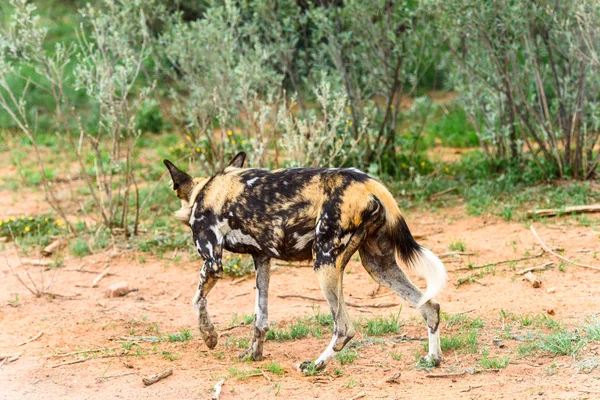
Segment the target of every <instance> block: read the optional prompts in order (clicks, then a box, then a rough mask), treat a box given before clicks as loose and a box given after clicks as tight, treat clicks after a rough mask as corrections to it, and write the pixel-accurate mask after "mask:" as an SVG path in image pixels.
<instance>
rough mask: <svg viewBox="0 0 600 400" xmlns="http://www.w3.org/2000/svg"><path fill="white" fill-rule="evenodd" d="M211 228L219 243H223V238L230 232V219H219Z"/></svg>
mask: <svg viewBox="0 0 600 400" xmlns="http://www.w3.org/2000/svg"><path fill="white" fill-rule="evenodd" d="M210 230H211V231H213V232H214V234H215V236H216V238H217V244H221V243H223V238H224V237H225V235H227V234H228V233H229V231H230V230H231V228H229V220H228V219H227V218H226V219H224V220H222V221H219V220H217V224H216V225H213V226H211V227H210Z"/></svg>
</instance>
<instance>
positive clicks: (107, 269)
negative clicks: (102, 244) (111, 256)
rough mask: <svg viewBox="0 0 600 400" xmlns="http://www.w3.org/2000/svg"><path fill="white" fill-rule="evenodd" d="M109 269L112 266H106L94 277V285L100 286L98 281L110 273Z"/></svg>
mask: <svg viewBox="0 0 600 400" xmlns="http://www.w3.org/2000/svg"><path fill="white" fill-rule="evenodd" d="M108 271H110V267H106V269H105V270H104V271H102V272H101V273H100V274H99V275H98V276H97V277H96V278H95V279H94V281H93V282H92V287H98V283H99V282H100V281H101V280H102V278H104V277H105V276H106V274H108Z"/></svg>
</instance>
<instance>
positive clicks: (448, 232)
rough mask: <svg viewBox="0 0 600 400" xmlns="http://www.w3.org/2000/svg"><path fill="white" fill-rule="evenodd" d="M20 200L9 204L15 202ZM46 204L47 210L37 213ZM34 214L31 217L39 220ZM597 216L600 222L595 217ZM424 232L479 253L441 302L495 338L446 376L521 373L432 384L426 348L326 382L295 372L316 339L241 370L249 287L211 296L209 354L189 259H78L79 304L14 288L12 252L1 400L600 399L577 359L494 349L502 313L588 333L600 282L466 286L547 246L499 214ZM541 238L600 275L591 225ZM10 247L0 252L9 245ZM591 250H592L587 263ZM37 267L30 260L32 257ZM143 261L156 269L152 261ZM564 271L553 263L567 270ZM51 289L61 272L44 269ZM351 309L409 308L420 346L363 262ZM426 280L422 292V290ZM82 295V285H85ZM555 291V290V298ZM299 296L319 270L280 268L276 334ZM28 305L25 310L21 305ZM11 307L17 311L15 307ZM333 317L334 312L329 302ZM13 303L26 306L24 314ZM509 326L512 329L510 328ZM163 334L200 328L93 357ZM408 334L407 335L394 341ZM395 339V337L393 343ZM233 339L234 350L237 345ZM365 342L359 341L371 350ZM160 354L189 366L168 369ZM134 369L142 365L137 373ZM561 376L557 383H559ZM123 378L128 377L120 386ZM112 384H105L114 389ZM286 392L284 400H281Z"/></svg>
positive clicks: (449, 212)
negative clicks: (423, 365)
mask: <svg viewBox="0 0 600 400" xmlns="http://www.w3.org/2000/svg"><path fill="white" fill-rule="evenodd" d="M7 194H8V193H7V192H3V193H1V196H0V198H3V200H2V207H3V209H2V214H3V215H13V214H17V213H20V212H23V211H24V210H23V207H22V205H19V204H17V205H15V202H14V201H13V202H10V201H5V200H6V199H5V198H4V196H5V195H7ZM8 203H10V204H8ZM39 207H42V206H39ZM29 211H31V208H30V209H29ZM590 218H598V217H597V216H590ZM407 219H408V222H409V225H410V227H411V229H412V231H413V233H417V234H424V235H427V236H426V237H425V238H423V239H420V240H419V242H421V244H423V245H425V246H427V247H429V248H431V249H432V250H433V251H435V252H436V253H437V254H443V253H447V252H449V250H448V248H449V245H450V243H452V242H456V241H457V240H461V241H462V242H464V243H465V244H466V251H468V252H474V253H476V255H474V256H460V257H447V258H444V260H445V262H446V266H447V268H448V270H449V275H450V282H449V284H448V286H447V288H446V289H445V291H444V292H443V293H442V294H441V295H440V296H439V298H438V300H439V302H440V303H441V305H442V310H443V311H444V312H446V313H448V314H456V313H467V315H468V316H469V317H470V318H475V317H480V318H481V319H483V321H484V327H483V328H482V329H480V330H479V337H478V341H479V351H478V353H477V354H463V353H462V352H456V351H448V352H446V353H445V355H444V356H445V359H444V361H443V364H442V366H441V367H440V368H438V369H435V370H433V371H431V373H433V374H440V373H447V372H457V371H458V372H460V371H463V370H464V369H465V368H476V369H478V368H480V367H478V363H479V361H480V360H481V357H482V355H481V352H482V351H483V350H484V349H489V352H490V357H501V356H503V355H505V354H509V355H510V361H511V362H510V364H509V365H508V367H507V368H505V369H501V370H499V371H484V372H481V373H478V374H474V375H472V374H470V373H467V374H464V375H456V376H449V377H438V378H431V377H427V372H426V371H423V370H417V369H415V368H414V367H415V353H417V352H419V353H420V354H422V355H424V354H425V351H424V350H423V343H422V342H420V341H408V342H404V343H397V344H394V343H391V342H387V343H384V344H381V345H380V344H371V345H365V346H364V347H363V348H361V349H360V350H359V357H358V358H357V359H356V361H354V362H353V363H351V364H346V365H343V366H340V364H339V362H338V361H337V360H334V361H332V363H331V364H330V365H329V366H328V368H327V370H326V372H325V373H323V374H321V375H318V376H315V377H305V376H303V375H302V374H300V373H299V372H297V371H296V370H295V368H294V365H295V364H296V363H298V362H300V361H303V360H306V359H309V358H314V357H316V356H318V354H319V353H320V352H321V351H322V350H323V349H324V348H325V347H326V345H327V343H328V342H329V340H330V338H329V333H328V331H327V330H325V329H324V334H323V335H322V337H321V338H319V339H317V338H314V337H309V338H305V339H300V340H293V341H287V342H282V343H278V342H272V341H268V342H266V344H265V361H262V362H255V363H245V362H239V361H237V359H236V358H235V357H236V355H237V354H238V353H239V351H240V349H238V348H236V346H235V345H234V344H233V343H234V339H239V338H244V337H250V335H251V327H239V328H235V329H231V330H228V331H224V329H225V328H227V327H228V325H229V324H230V322H231V320H232V316H233V314H234V313H238V314H240V315H241V314H251V313H252V312H253V305H254V300H253V299H254V283H253V279H252V277H250V278H249V279H247V280H244V281H241V282H239V279H237V278H236V279H232V278H229V277H226V278H224V279H223V280H222V281H221V282H220V283H219V284H218V285H217V286H216V287H215V289H214V290H213V291H212V292H211V294H210V295H209V312H210V315H211V316H212V319H213V322H214V323H215V325H216V327H217V330H218V331H220V332H221V337H220V342H219V344H218V346H217V347H216V348H215V349H214V350H208V349H207V347H206V346H205V345H204V343H203V342H202V340H201V339H200V336H199V334H198V332H197V329H196V318H195V314H194V312H193V310H192V307H191V305H190V299H191V297H192V295H193V294H194V290H195V285H196V281H197V278H198V270H199V267H200V265H201V263H200V261H199V260H198V259H197V258H196V257H195V256H191V255H190V256H188V255H187V254H186V255H184V257H183V259H182V260H181V261H179V262H178V263H176V262H175V261H173V255H172V254H166V255H165V257H164V258H163V259H157V258H154V257H151V256H148V255H147V254H137V253H134V252H131V251H123V252H121V253H118V254H116V253H110V252H108V253H101V254H95V255H92V256H89V257H86V258H84V259H79V258H77V257H73V256H68V257H67V258H66V259H65V262H64V265H63V266H62V267H61V268H60V269H58V270H56V271H57V272H56V277H55V283H54V285H53V286H52V288H51V289H50V291H51V292H53V293H58V294H62V295H75V294H78V296H77V297H75V298H73V299H65V298H59V297H56V298H53V299H52V298H50V297H48V296H43V297H41V298H36V297H34V296H33V295H32V294H30V293H29V292H27V290H26V289H25V288H24V287H23V286H22V285H21V284H19V282H18V281H17V279H16V278H15V277H14V276H13V275H12V274H11V272H10V271H9V269H8V266H7V262H8V263H10V264H11V265H12V266H13V267H15V268H16V269H15V271H17V272H19V273H20V274H21V276H24V275H23V269H22V267H16V266H17V265H18V258H17V257H16V254H15V252H14V250H13V248H12V246H10V245H9V244H4V251H3V252H2V255H3V256H4V257H2V258H0V327H2V328H1V329H0V354H3V353H4V354H5V353H9V354H21V355H20V358H19V359H18V360H16V361H14V362H8V363H5V364H4V365H2V366H0V382H1V384H0V399H40V398H44V399H59V398H60V399H94V398H121V399H140V398H145V399H163V398H181V399H192V398H198V399H208V398H210V397H211V391H210V389H211V388H212V387H213V385H215V383H216V382H217V381H218V380H219V379H221V377H224V378H226V381H225V384H224V386H223V392H222V393H221V397H220V398H221V399H224V400H226V399H265V398H284V399H285V398H295V399H305V398H319V399H349V398H360V397H359V396H360V395H361V394H362V395H364V396H363V397H362V398H365V399H400V398H403V399H406V398H415V399H416V398H418V399H455V398H465V399H481V398H486V399H487V398H490V399H491V398H493V399H525V398H538V399H557V398H558V399H563V398H564V399H567V398H569V399H570V398H598V397H600V372H599V371H598V369H595V370H593V371H592V372H591V373H589V374H586V373H583V372H580V371H579V369H578V368H577V363H578V361H579V360H574V359H572V358H570V357H568V356H561V357H556V358H553V357H550V356H540V355H538V356H527V357H521V356H519V355H518V353H517V351H516V349H517V346H518V345H519V344H521V343H520V342H519V341H517V340H505V344H506V347H505V348H503V349H499V348H496V347H495V346H493V345H492V339H493V338H495V337H498V336H500V335H501V334H502V332H503V331H502V325H503V321H502V319H501V318H500V313H499V312H500V310H505V311H507V312H511V313H516V314H523V315H527V314H531V315H538V314H546V315H547V314H548V313H553V314H554V316H553V318H555V319H557V320H560V321H562V322H564V323H565V324H566V325H567V326H569V327H574V326H578V325H581V324H582V323H583V321H584V318H585V317H586V316H589V315H593V314H597V313H598V288H599V287H600V271H595V270H591V269H585V268H580V267H575V266H567V267H566V271H564V272H563V271H559V270H558V269H551V270H548V271H545V272H543V273H540V275H539V277H540V278H541V279H542V281H543V284H542V287H541V288H539V289H533V288H532V287H531V286H530V285H529V283H527V282H524V281H522V280H521V279H520V278H519V277H517V278H516V279H515V278H514V276H515V275H514V272H513V270H512V269H511V266H510V265H507V264H502V265H498V266H497V267H496V268H495V273H494V274H491V273H490V274H484V275H483V276H482V277H481V278H479V279H478V283H467V284H464V285H461V286H459V287H455V286H454V285H453V283H454V282H455V281H456V279H457V278H459V277H464V276H467V275H469V274H471V272H469V271H456V270H457V268H460V267H465V266H466V265H468V264H469V263H472V264H473V265H478V264H481V263H487V262H494V261H499V260H507V259H513V258H518V257H522V256H523V255H525V254H526V253H527V252H528V253H529V254H536V253H538V252H539V249H540V246H539V245H538V244H537V242H536V240H535V238H534V237H533V236H532V234H531V232H530V231H529V229H527V227H526V226H524V224H521V223H506V222H504V221H503V220H501V219H498V218H496V217H467V216H466V213H465V211H464V207H463V206H456V207H455V208H452V209H445V210H441V211H435V212H427V211H418V212H417V211H413V212H411V213H409V214H408V216H407ZM536 227H537V231H538V233H539V234H540V236H541V237H542V238H544V240H545V241H546V243H547V244H548V245H549V246H551V247H563V248H564V249H565V253H564V255H565V256H566V257H569V258H571V259H574V260H578V261H580V262H583V263H588V264H592V265H598V262H597V259H596V254H597V252H598V251H600V246H599V239H598V232H595V231H594V230H593V228H589V227H582V226H577V225H576V224H574V223H573V222H572V220H571V219H570V218H563V219H556V220H550V221H549V222H548V223H547V224H542V223H536ZM0 246H1V245H0ZM581 251H583V252H581ZM30 256H31V255H30ZM142 261H145V262H142ZM546 261H555V262H556V260H555V259H554V258H553V257H552V256H550V255H544V256H543V257H540V258H536V259H532V260H527V261H523V262H518V263H516V265H513V267H516V268H517V269H520V268H523V267H528V266H536V265H540V264H542V263H543V262H546ZM557 264H558V263H555V265H557ZM82 265H83V266H84V269H86V270H90V271H94V272H95V273H99V272H100V271H102V270H103V269H104V266H105V265H109V266H110V268H111V269H110V271H111V272H112V273H114V274H116V275H115V276H108V277H105V278H104V279H103V280H101V281H100V284H99V287H97V288H91V287H81V286H85V285H88V286H89V285H91V283H92V281H93V279H94V278H95V277H96V274H95V273H83V272H79V271H77V269H78V268H79V267H80V266H82ZM30 271H31V273H32V278H33V279H34V280H36V282H39V281H40V275H39V270H38V269H37V267H30ZM44 277H45V279H46V280H47V279H49V278H50V277H51V271H48V272H45V274H44ZM344 279H345V282H344V283H345V284H344V289H345V295H346V299H347V301H350V302H355V303H362V304H375V303H389V302H394V303H398V304H401V305H402V311H401V319H402V321H403V327H402V331H403V332H404V333H406V334H407V335H408V336H410V337H418V336H423V335H425V333H426V330H425V326H424V324H423V323H422V322H421V318H420V316H419V314H418V312H417V311H416V310H415V309H413V308H411V307H409V306H408V304H407V303H406V302H405V301H403V300H401V299H399V298H397V297H396V296H395V295H391V294H389V293H388V292H387V291H386V290H384V289H381V290H380V291H379V293H378V295H377V296H380V297H377V298H371V296H370V293H371V292H372V291H373V290H374V289H375V287H376V285H375V284H374V283H373V282H372V281H371V279H370V278H369V277H368V275H367V274H366V272H365V271H364V269H363V268H362V267H361V265H360V262H357V261H352V262H351V263H350V264H349V266H348V273H347V274H346V275H345V278H344ZM122 280H124V281H127V282H128V283H129V285H130V286H131V287H135V288H137V289H138V291H137V292H132V293H130V294H129V295H127V296H126V297H123V298H110V299H108V298H105V297H104V289H105V288H106V287H108V286H109V285H111V284H113V283H115V282H118V281H122ZM415 281H416V282H417V283H418V284H419V285H421V286H423V281H422V280H420V279H416V278H415ZM78 285H79V286H78ZM551 287H555V291H554V292H552V293H548V291H547V289H549V288H551ZM284 294H301V295H305V296H312V297H318V298H321V293H320V290H319V286H318V283H317V280H316V277H315V275H314V273H313V272H312V270H311V269H310V268H305V267H303V268H300V267H289V266H277V265H274V271H273V274H272V279H271V291H270V294H269V296H270V297H269V301H270V308H269V313H270V319H271V321H272V322H276V323H277V326H278V327H281V326H282V325H283V326H284V325H285V324H286V323H289V322H293V321H294V320H295V318H302V317H305V316H307V315H312V314H313V309H312V306H313V303H312V302H311V301H306V300H301V299H282V298H278V296H279V295H284ZM17 295H18V296H19V301H18V303H17V304H15V303H14V300H15V296H17ZM11 301H12V302H13V304H12V305H11V304H10V303H9V302H11ZM318 304H319V305H320V306H321V309H322V310H323V311H325V310H326V307H325V305H324V303H318ZM14 305H16V307H15V306H14ZM398 309H399V308H398V307H395V308H389V309H376V308H363V309H360V310H357V309H356V308H350V313H351V315H352V317H353V318H355V319H356V320H360V319H363V320H364V319H367V318H372V317H373V316H374V315H377V314H379V315H384V316H387V315H389V313H390V312H398ZM504 323H507V322H506V321H504ZM155 324H157V325H158V328H159V330H160V333H161V334H166V333H174V332H179V331H181V330H184V329H189V330H190V331H191V332H192V334H193V339H192V340H191V341H189V342H188V343H179V342H173V343H171V342H162V343H158V344H156V346H155V345H154V344H152V343H140V344H139V346H140V348H142V349H143V351H142V352H141V353H142V354H138V355H136V354H135V352H136V347H133V349H131V350H129V352H128V353H127V354H124V355H122V356H120V357H116V356H113V357H104V358H102V357H96V358H94V354H96V355H102V354H112V355H120V354H121V351H123V350H122V343H120V342H118V340H119V339H120V338H121V337H123V336H127V337H128V336H131V335H135V336H140V335H155V334H156V333H154V332H153V330H154V326H155ZM528 330H529V329H527V328H525V327H522V326H519V325H518V324H517V323H515V327H514V329H513V333H515V334H526V332H527V331H528ZM40 331H43V332H44V333H43V335H42V336H41V337H40V338H39V339H37V340H34V341H32V342H30V343H27V344H24V345H22V346H18V344H19V343H20V342H23V341H25V340H27V339H29V338H31V337H33V336H35V335H36V334H37V333H38V332H40ZM450 333H456V328H447V327H446V324H445V323H443V324H442V335H448V334H450ZM395 336H397V335H395ZM392 337H394V335H389V336H387V338H388V339H389V338H392ZM228 338H229V346H227V342H228ZM363 338H364V337H363V335H362V334H361V333H358V334H357V336H356V337H355V340H361V339H363ZM103 346H106V347H108V348H116V349H117V350H115V351H112V352H108V353H102V352H99V353H91V354H90V356H89V357H88V358H87V359H86V361H84V362H82V363H77V364H72V365H63V366H58V367H56V368H53V366H56V365H57V364H60V363H64V362H67V361H75V360H78V359H79V358H78V357H80V356H81V355H73V356H68V357H56V356H54V355H55V354H57V353H66V352H74V351H78V350H84V349H98V348H102V347H103ZM162 352H170V353H172V354H174V355H176V356H177V357H178V359H176V360H174V361H169V360H167V359H165V358H164V357H163V355H162ZM390 352H401V353H402V354H403V357H402V358H401V360H399V361H395V360H393V359H392V357H391V356H390ZM598 354H599V347H598V345H596V346H593V345H589V346H587V347H586V348H585V349H584V354H583V355H582V356H581V357H582V358H589V357H592V356H598ZM270 361H276V362H278V363H280V364H281V365H282V366H283V367H284V368H285V374H284V375H283V376H277V375H274V374H272V373H269V372H267V377H265V376H262V375H260V376H252V377H248V378H247V379H245V380H243V381H242V380H237V379H236V378H233V377H231V376H230V372H229V368H231V367H237V368H240V369H250V368H256V367H261V366H264V365H265V364H267V363H268V362H270ZM124 362H126V363H128V364H129V365H131V366H132V368H128V367H126V366H125V364H124ZM168 367H171V368H173V371H174V372H173V375H172V376H170V377H168V378H166V379H164V380H162V381H160V382H158V383H156V384H154V385H152V386H149V387H144V385H143V384H142V380H141V377H142V376H145V375H150V374H153V373H156V372H159V371H161V370H163V369H165V368H168ZM338 368H339V369H343V370H344V375H343V376H341V377H336V376H335V375H334V370H335V369H338ZM553 370H554V373H553V372H552V371H553ZM396 372H400V373H401V376H400V377H399V378H398V380H397V381H398V383H388V382H386V378H389V377H391V376H392V375H394V374H395V373H396ZM122 374H129V375H123V376H119V375H122ZM103 377H104V379H103ZM278 391H279V393H278V394H277V392H278Z"/></svg>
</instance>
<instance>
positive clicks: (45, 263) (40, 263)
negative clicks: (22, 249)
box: [21, 258, 52, 267]
mask: <svg viewBox="0 0 600 400" xmlns="http://www.w3.org/2000/svg"><path fill="white" fill-rule="evenodd" d="M21 263H22V264H28V265H33V266H36V267H47V266H48V265H50V264H52V261H48V260H36V259H33V258H22V259H21Z"/></svg>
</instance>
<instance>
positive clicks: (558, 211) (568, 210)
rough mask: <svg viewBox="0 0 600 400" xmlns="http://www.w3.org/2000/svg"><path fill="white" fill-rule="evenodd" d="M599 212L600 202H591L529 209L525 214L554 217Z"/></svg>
mask: <svg viewBox="0 0 600 400" xmlns="http://www.w3.org/2000/svg"><path fill="white" fill-rule="evenodd" d="M597 212H600V204H592V205H589V206H571V207H565V208H548V209H542V210H530V211H529V212H528V213H527V215H529V216H530V217H531V216H533V215H536V216H538V217H555V216H557V215H563V214H584V213H597Z"/></svg>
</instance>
